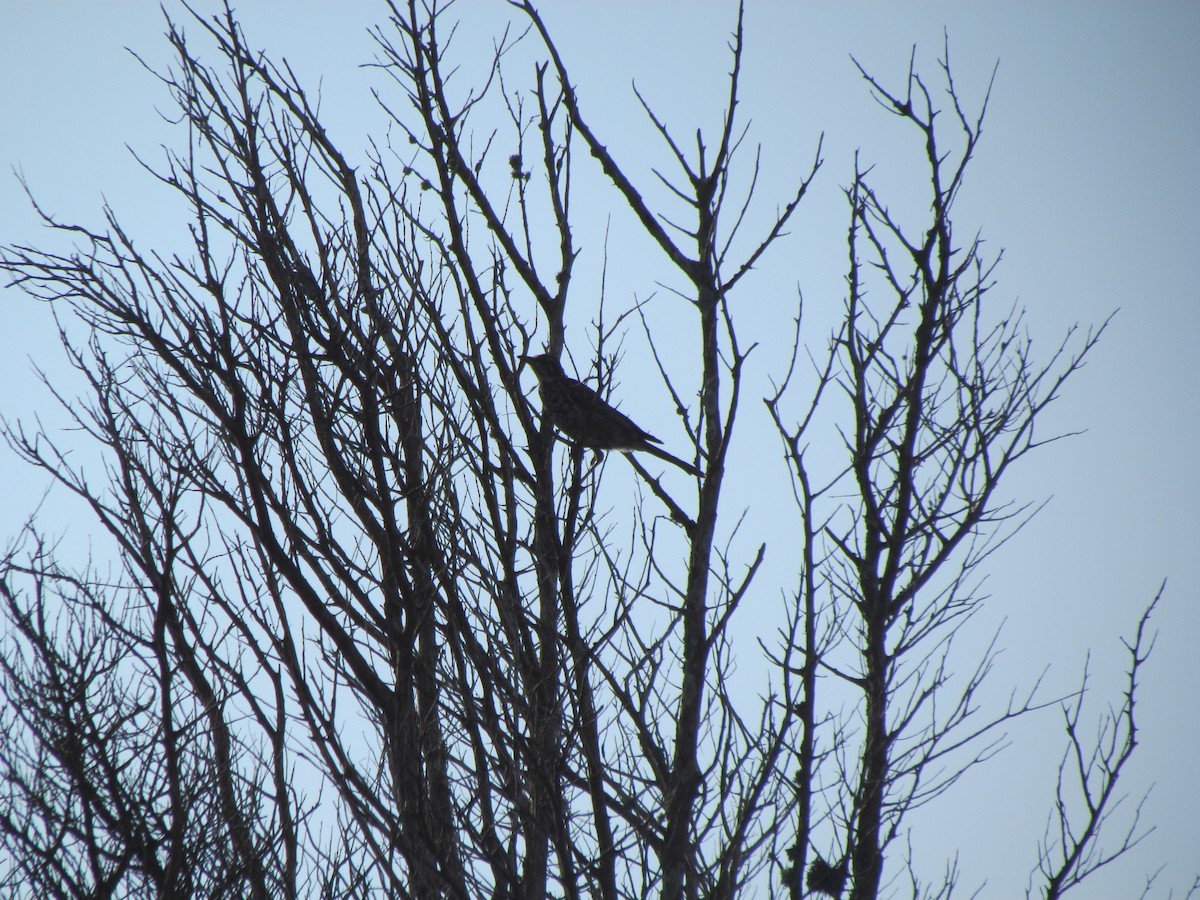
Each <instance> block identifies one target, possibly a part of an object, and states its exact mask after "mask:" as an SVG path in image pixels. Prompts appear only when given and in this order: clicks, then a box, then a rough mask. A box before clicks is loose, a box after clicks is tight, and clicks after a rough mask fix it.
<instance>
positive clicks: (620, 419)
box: [522, 353, 699, 475]
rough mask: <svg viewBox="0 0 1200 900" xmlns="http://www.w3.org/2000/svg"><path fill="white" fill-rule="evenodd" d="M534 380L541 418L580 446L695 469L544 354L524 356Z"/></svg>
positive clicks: (694, 470)
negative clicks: (637, 454)
mask: <svg viewBox="0 0 1200 900" xmlns="http://www.w3.org/2000/svg"><path fill="white" fill-rule="evenodd" d="M522 359H523V360H524V361H525V362H527V363H529V367H530V368H531V369H533V371H534V374H535V375H537V378H538V392H539V393H540V394H541V395H542V416H543V417H545V418H547V419H549V420H550V422H551V423H552V424H553V425H554V426H555V427H556V428H558V430H559V431H561V432H562V433H563V434H565V435H566V436H567V437H569V438H570V439H571V440H573V441H574V442H575V443H577V444H579V445H580V446H582V447H590V448H591V449H593V450H621V451H624V452H629V451H631V450H640V451H643V452H645V453H650V454H652V455H654V456H657V457H658V458H659V459H664V460H666V461H667V462H669V463H671V464H673V465H676V466H679V468H681V469H683V470H684V471H685V472H689V473H691V474H692V475H697V474H699V470H698V469H697V468H696V467H695V466H693V465H690V464H689V463H685V462H684V461H683V460H682V459H679V458H678V457H675V456H672V455H671V454H670V453H668V452H667V451H666V450H663V449H662V448H661V447H656V446H654V445H655V444H661V443H662V441H660V440H659V439H658V438H656V437H655V436H654V435H652V434H649V433H647V432H645V431H642V429H640V428H638V427H637V426H636V425H635V424H633V422H632V421H630V419H629V417H628V416H626V415H625V414H624V413H620V412H618V411H617V410H615V409H613V408H612V407H611V406H609V405H608V404H607V403H606V402H605V401H604V398H603V397H601V396H600V395H599V394H597V393H596V392H595V391H593V390H592V389H591V388H590V387H588V386H587V385H586V384H582V383H580V382H578V381H576V380H575V379H574V378H570V377H568V376H567V374H566V373H565V372H563V369H562V364H561V363H559V361H558V359H556V358H555V357H553V356H551V355H550V354H548V353H543V354H542V355H540V356H525V357H522Z"/></svg>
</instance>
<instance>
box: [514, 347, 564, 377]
mask: <svg viewBox="0 0 1200 900" xmlns="http://www.w3.org/2000/svg"><path fill="white" fill-rule="evenodd" d="M521 362H523V363H528V364H529V368H531V369H533V373H534V374H535V375H537V377H538V378H539V379H542V378H561V377H563V369H562V363H560V362H559V361H558V357H556V356H551V355H550V354H549V353H539V354H538V355H537V356H522V357H521Z"/></svg>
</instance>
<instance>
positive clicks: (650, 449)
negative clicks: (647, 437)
mask: <svg viewBox="0 0 1200 900" xmlns="http://www.w3.org/2000/svg"><path fill="white" fill-rule="evenodd" d="M639 449H640V450H642V451H643V452H645V453H650V454H652V455H654V456H657V457H658V458H659V459H662V460H666V461H667V462H669V463H671V464H672V465H674V466H678V467H679V468H681V469H683V471H685V472H687V473H688V474H689V475H699V474H700V470H699V469H697V468H696V467H695V466H693V465H692V464H691V463H686V462H684V461H683V460H682V459H680V458H679V457H678V456H672V455H671V454H670V453H668V452H667V451H666V450H663V449H662V448H661V447H655V446H654V445H653V444H647V445H646V446H644V447H641V448H639Z"/></svg>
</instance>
